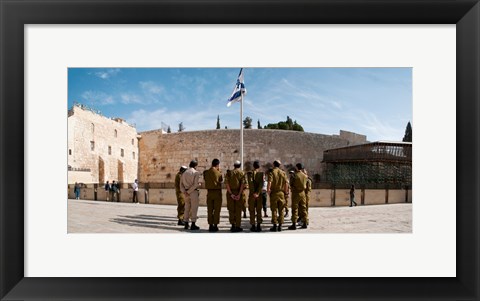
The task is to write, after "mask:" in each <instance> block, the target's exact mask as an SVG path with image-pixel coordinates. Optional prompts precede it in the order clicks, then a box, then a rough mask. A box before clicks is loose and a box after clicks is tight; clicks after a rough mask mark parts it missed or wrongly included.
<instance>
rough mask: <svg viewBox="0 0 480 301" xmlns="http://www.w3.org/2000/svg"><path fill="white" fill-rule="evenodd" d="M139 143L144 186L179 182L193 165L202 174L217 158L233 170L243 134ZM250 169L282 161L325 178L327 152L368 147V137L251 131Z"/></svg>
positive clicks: (209, 133) (149, 138) (149, 135)
mask: <svg viewBox="0 0 480 301" xmlns="http://www.w3.org/2000/svg"><path fill="white" fill-rule="evenodd" d="M140 134H141V139H140V140H139V148H140V159H139V181H140V182H144V183H164V182H173V180H174V178H175V174H176V173H177V171H178V169H179V167H180V166H182V165H188V163H189V162H190V160H192V159H196V160H197V161H198V163H199V164H198V168H197V170H199V171H203V170H204V169H207V168H209V167H210V165H211V161H212V160H213V159H214V158H218V159H219V160H220V162H221V168H222V169H223V170H226V169H233V162H235V161H236V160H239V159H240V145H239V143H240V142H239V141H240V130H206V131H191V132H179V133H170V134H163V133H162V132H161V131H160V130H154V131H147V132H142V133H140ZM243 140H244V164H245V166H244V169H245V170H249V169H250V168H251V166H252V165H253V161H254V160H260V162H261V165H262V168H263V170H267V169H268V168H269V167H271V166H272V163H273V161H274V160H276V159H279V160H281V161H282V163H283V165H284V168H286V169H291V168H293V167H294V166H295V164H296V163H298V162H302V163H303V164H304V165H305V167H306V169H307V170H308V172H309V173H310V175H312V176H314V175H315V177H316V178H317V181H319V180H320V179H319V177H320V175H321V174H322V168H323V164H322V160H323V152H324V151H325V150H327V149H331V148H338V147H343V146H347V145H355V144H361V143H365V142H366V136H363V135H358V134H355V133H351V132H347V131H341V132H340V135H322V134H314V133H305V132H296V131H284V130H267V129H248V130H244V138H243Z"/></svg>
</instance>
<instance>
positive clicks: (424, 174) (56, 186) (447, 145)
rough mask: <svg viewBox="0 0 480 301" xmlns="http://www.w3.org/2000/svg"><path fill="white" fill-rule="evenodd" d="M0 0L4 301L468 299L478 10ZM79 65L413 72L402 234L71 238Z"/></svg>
mask: <svg viewBox="0 0 480 301" xmlns="http://www.w3.org/2000/svg"><path fill="white" fill-rule="evenodd" d="M0 1H1V6H0V10H1V11H0V12H1V15H2V22H1V41H0V44H1V45H2V46H1V61H0V66H1V67H0V68H1V71H2V72H1V94H0V97H1V101H0V114H1V115H0V116H1V119H0V120H1V124H2V126H1V129H0V130H1V135H0V142H1V143H0V146H1V148H0V155H1V164H0V166H1V170H0V181H1V183H0V192H1V193H0V203H1V207H0V208H1V209H0V210H1V225H2V226H1V229H0V231H1V233H0V235H1V242H2V243H1V246H0V247H1V250H0V251H1V252H0V260H1V261H0V266H1V278H0V298H1V300H30V299H47V300H49V299H59V300H77V299H78V300H80V299H86V300H90V299H91V300H95V299H127V300H143V299H155V300H170V299H178V300H197V299H215V298H216V299H222V300H223V299H226V300H252V299H255V300H257V299H258V300H267V299H268V300H270V299H286V300H302V299H315V300H317V299H319V300H330V299H334V300H335V299H338V300H340V299H342V300H365V299H368V300H369V299H373V298H377V299H385V300H397V299H407V300H414V299H421V298H422V299H423V298H428V299H447V300H458V299H462V300H478V299H479V295H478V292H479V287H478V283H479V279H478V273H479V258H478V257H479V255H478V254H479V253H480V252H479V250H478V234H479V232H478V230H479V225H478V218H479V216H478V215H479V198H478V197H479V196H478V189H477V185H478V172H479V170H478V159H479V158H478V156H479V149H478V144H479V143H478V136H479V133H478V129H479V121H478V120H479V117H480V116H479V93H478V88H477V86H478V82H479V72H480V71H479V70H480V68H479V67H480V66H479V64H480V60H479V59H480V57H479V47H480V46H479V45H480V44H479V38H480V37H479V34H480V32H479V31H480V28H479V21H480V6H479V3H478V1H463V2H457V1H444V2H424V1H409V2H406V3H402V2H391V1H376V2H371V1H342V2H341V3H335V2H330V1H300V2H294V1H290V0H288V1H270V2H259V3H256V2H245V1H228V2H209V1H196V2H191V1H176V2H170V1H161V0H153V1H140V2H136V1H130V0H123V1H122V0H111V1H108V0H107V1H102V2H95V1H74V2H71V1H67V0H58V1H53V2H52V1H40V0H39V1H29V2H20V1H5V0H0ZM426 12H428V13H426ZM93 24H95V25H93ZM252 24H255V25H252ZM319 25H322V26H323V27H321V26H319ZM402 26H403V27H402ZM230 36H231V37H232V38H231V39H232V40H230ZM268 44H271V45H268ZM242 46H243V48H242ZM390 51H391V52H390ZM211 53H214V55H212V54H211ZM220 53H221V55H217V54H220ZM379 54H381V55H379ZM229 56H230V57H229ZM209 57H212V58H209ZM231 57H235V58H236V59H235V60H234V61H233V62H232V59H231ZM412 57H416V58H415V59H412ZM225 58H227V59H225ZM37 62H41V64H40V65H38V64H37ZM59 62H60V63H59ZM36 64H37V65H36ZM32 66H33V67H32ZM38 66H40V67H38ZM85 67H91V68H98V67H106V68H134V67H135V68H136V67H138V68H150V67H157V68H165V67H166V68H187V67H190V68H209V67H230V68H236V67H252V68H261V67H275V68H278V67H287V68H292V67H293V68H294V67H298V68H311V67H406V68H409V67H412V68H413V78H412V82H413V90H414V93H413V99H414V100H413V102H414V105H413V116H414V117H413V119H414V128H415V129H414V131H413V133H414V134H413V135H414V140H415V137H418V140H416V141H418V143H416V146H415V147H413V158H414V159H413V162H414V169H413V186H415V189H413V191H414V194H415V201H414V206H413V230H410V229H409V231H406V232H408V233H401V234H391V233H389V234H388V235H379V234H376V235H372V234H370V235H351V234H348V235H340V236H338V235H337V236H336V235H303V236H302V235H298V236H292V235H288V236H279V235H269V236H268V240H265V239H264V240H262V239H259V236H256V237H255V238H252V236H250V238H246V237H247V235H243V236H232V235H228V234H227V235H224V236H223V237H222V238H221V239H213V238H212V237H213V236H208V234H204V235H203V236H202V235H199V236H195V235H169V236H168V237H161V236H159V235H155V234H140V235H137V234H135V235H131V234H130V235H127V234H117V235H113V234H107V235H104V234H100V235H98V234H97V235H95V234H78V233H77V234H73V235H72V234H69V233H67V224H66V220H65V217H66V216H65V212H66V203H65V197H64V195H65V192H66V191H65V189H64V187H65V183H66V181H67V180H66V178H67V170H66V169H65V165H66V164H65V163H66V162H67V160H66V158H62V156H64V153H65V150H64V147H63V146H62V145H65V142H66V137H67V125H66V124H67V121H66V118H67V114H66V112H67V101H65V97H67V96H66V87H67V80H68V79H67V76H66V75H67V73H68V68H85ZM427 69H430V70H427ZM59 70H60V72H58V71H59ZM72 70H74V69H72ZM425 70H426V71H425ZM424 71H425V72H424ZM426 82H427V83H428V84H427V85H425V84H424V83H426ZM437 96H438V97H437ZM455 98H456V100H455ZM152 116H153V115H150V118H152ZM62 123H63V124H62ZM416 130H417V131H416ZM442 134H443V135H442ZM129 141H130V140H129ZM58 145H60V147H58ZM91 147H94V146H93V145H92V146H91ZM137 155H138V152H137ZM134 156H135V155H134ZM61 158H62V159H61ZM415 158H417V159H418V161H416V160H415ZM454 161H455V162H456V163H455V162H454ZM415 162H422V164H418V165H422V167H421V168H418V165H417V167H415V164H416V163H415ZM417 187H418V190H417ZM62 196H63V197H62ZM79 221H80V222H79V223H82V221H81V219H80V220H79ZM80 232H81V231H80ZM205 235H207V236H205ZM217 237H218V236H217ZM232 237H234V238H232ZM263 237H267V236H263ZM455 242H456V245H455ZM188 257H191V264H188V262H185V258H188ZM455 257H456V262H455V260H454V259H455ZM419 262H421V263H422V264H418V263H419ZM415 268H418V269H419V271H418V272H415V271H413V269H415ZM212 283H215V285H213V286H212ZM86 288H88V289H86ZM346 288H348V289H346Z"/></svg>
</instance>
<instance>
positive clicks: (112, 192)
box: [110, 180, 117, 202]
mask: <svg viewBox="0 0 480 301" xmlns="http://www.w3.org/2000/svg"><path fill="white" fill-rule="evenodd" d="M116 189H117V185H116V184H115V180H113V181H112V184H111V185H110V200H112V202H115V190H116Z"/></svg>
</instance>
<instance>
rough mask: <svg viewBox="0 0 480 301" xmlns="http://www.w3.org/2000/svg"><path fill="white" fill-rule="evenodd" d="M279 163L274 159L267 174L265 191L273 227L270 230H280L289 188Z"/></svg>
mask: <svg viewBox="0 0 480 301" xmlns="http://www.w3.org/2000/svg"><path fill="white" fill-rule="evenodd" d="M281 164H282V163H281V162H280V161H279V160H275V161H274V162H273V170H272V171H271V172H270V173H269V175H268V187H267V193H268V194H269V195H270V209H271V210H272V223H273V227H272V228H270V231H272V232H275V231H282V224H283V219H284V216H283V210H284V207H285V195H288V190H289V189H288V180H287V175H286V174H285V172H284V171H283V170H281V169H280V165H281ZM277 223H278V227H277Z"/></svg>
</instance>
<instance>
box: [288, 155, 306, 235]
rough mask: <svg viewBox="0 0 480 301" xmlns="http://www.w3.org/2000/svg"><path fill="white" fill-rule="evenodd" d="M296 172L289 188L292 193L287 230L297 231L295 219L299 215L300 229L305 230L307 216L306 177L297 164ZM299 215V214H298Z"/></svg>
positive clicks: (301, 167) (300, 165) (301, 165)
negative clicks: (290, 215) (290, 213)
mask: <svg viewBox="0 0 480 301" xmlns="http://www.w3.org/2000/svg"><path fill="white" fill-rule="evenodd" d="M295 167H296V170H295V173H294V175H293V176H292V177H291V182H290V187H291V191H292V225H291V226H290V227H288V229H289V230H296V229H297V226H296V224H297V218H298V215H300V218H301V220H302V223H303V224H302V228H303V229H305V228H307V223H308V214H307V204H306V198H305V190H306V189H307V179H308V178H307V176H306V175H305V174H304V173H303V172H302V169H303V164H302V163H297V165H295ZM299 213H300V214H299Z"/></svg>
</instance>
